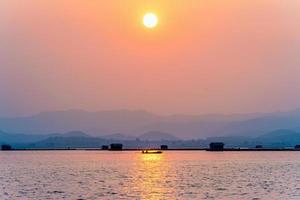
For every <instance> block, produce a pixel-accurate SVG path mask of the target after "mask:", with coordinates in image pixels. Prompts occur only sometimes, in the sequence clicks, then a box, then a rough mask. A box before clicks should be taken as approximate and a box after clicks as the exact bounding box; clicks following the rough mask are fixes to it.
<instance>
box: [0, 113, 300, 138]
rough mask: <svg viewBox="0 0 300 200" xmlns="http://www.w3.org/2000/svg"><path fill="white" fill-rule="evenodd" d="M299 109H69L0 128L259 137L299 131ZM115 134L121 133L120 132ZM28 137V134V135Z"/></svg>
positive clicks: (133, 135)
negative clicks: (197, 112) (180, 111)
mask: <svg viewBox="0 0 300 200" xmlns="http://www.w3.org/2000/svg"><path fill="white" fill-rule="evenodd" d="M299 122H300V110H299V109H297V110H294V111H290V112H277V113H265V114H260V113H254V114H234V115H215V114H214V115H199V116H196V115H170V116H159V115H155V114H151V113H148V112H145V111H129V110H117V111H99V112H86V111H81V110H69V111H58V112H45V113H40V114H38V115H35V116H31V117H19V118H2V119H0V130H3V131H5V132H9V133H24V134H25V133H26V134H30V135H33V134H36V135H41V134H45V135H47V134H48V133H57V132H59V133H61V132H69V131H72V130H79V131H82V132H85V133H87V134H89V135H92V136H95V137H105V138H109V137H107V136H109V135H110V137H111V138H112V139H114V138H115V139H125V138H130V139H132V138H136V136H138V135H140V134H141V133H147V132H149V131H152V130H156V131H158V132H161V133H170V134H172V135H173V136H174V137H176V138H182V139H197V138H207V137H221V136H232V135H240V136H245V137H247V136H250V137H256V136H259V135H262V134H265V133H268V132H272V131H274V130H278V129H288V130H293V131H300V123H299ZM116 133H120V135H117V134H116ZM28 138H29V137H28Z"/></svg>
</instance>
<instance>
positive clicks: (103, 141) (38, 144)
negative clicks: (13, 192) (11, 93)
mask: <svg viewBox="0 0 300 200" xmlns="http://www.w3.org/2000/svg"><path fill="white" fill-rule="evenodd" d="M9 135H10V136H11V137H7V136H9ZM112 136H115V138H111V137H106V138H101V137H93V136H89V135H87V134H85V133H82V132H80V131H73V132H69V133H65V134H56V133H55V134H49V135H25V134H8V133H3V132H0V144H10V145H12V146H13V148H29V149H30V148H71V147H72V148H101V146H102V145H109V144H111V143H116V142H117V143H122V144H124V147H125V148H147V147H152V148H153V147H156V148H157V147H159V146H160V145H162V144H167V145H169V146H170V147H173V148H195V147H197V148H200V147H201V148H205V147H208V145H209V143H211V142H224V143H225V146H226V147H246V148H247V147H248V148H254V147H255V146H256V145H262V146H263V147H266V148H286V147H291V148H293V147H294V146H295V145H297V144H300V132H295V131H291V130H285V129H281V130H276V131H272V132H269V133H266V134H263V135H261V136H258V137H247V136H246V137H245V136H223V137H211V138H207V139H198V140H178V139H177V138H175V137H172V135H170V134H162V133H160V132H157V131H153V132H148V133H145V134H142V135H141V136H139V137H137V138H130V139H129V138H127V137H125V139H124V138H123V137H124V136H123V135H121V134H116V135H112ZM119 137H121V138H119Z"/></svg>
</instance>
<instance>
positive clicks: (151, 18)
mask: <svg viewBox="0 0 300 200" xmlns="http://www.w3.org/2000/svg"><path fill="white" fill-rule="evenodd" d="M143 23H144V25H145V26H146V27H147V28H154V27H155V26H156V25H157V23H158V18H157V16H156V15H155V14H154V13H147V14H146V15H145V16H144V18H143Z"/></svg>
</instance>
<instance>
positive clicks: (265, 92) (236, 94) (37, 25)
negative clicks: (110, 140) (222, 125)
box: [0, 0, 300, 116]
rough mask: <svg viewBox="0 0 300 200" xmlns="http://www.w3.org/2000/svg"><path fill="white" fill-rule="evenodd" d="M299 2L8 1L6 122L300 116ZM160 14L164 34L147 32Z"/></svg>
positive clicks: (0, 41)
mask: <svg viewBox="0 0 300 200" xmlns="http://www.w3.org/2000/svg"><path fill="white" fill-rule="evenodd" d="M299 9H300V1H299V0H214V1H211V0H177V1H174V0H155V1H154V0H145V1H141V0H109V1H108V0H107V1H106V0H43V1H41V0H1V1H0V116H14V115H27V114H33V113H36V112H40V111H49V110H64V109H71V108H76V109H85V110H91V111H94V110H107V109H121V108H122V109H123V108H125V109H145V110H148V111H151V112H155V113H162V114H169V113H190V114H201V113H236V112H239V113H242V112H257V111H259V112H267V111H277V110H288V109H293V108H297V107H300V12H299ZM147 11H153V12H156V13H157V14H158V16H159V19H160V22H159V26H158V27H156V28H155V29H153V30H148V29H146V28H144V27H143V26H142V23H141V20H142V17H143V14H144V13H145V12H147Z"/></svg>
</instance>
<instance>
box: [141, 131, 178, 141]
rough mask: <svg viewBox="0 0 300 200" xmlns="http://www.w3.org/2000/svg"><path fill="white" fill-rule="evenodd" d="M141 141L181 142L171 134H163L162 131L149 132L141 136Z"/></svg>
mask: <svg viewBox="0 0 300 200" xmlns="http://www.w3.org/2000/svg"><path fill="white" fill-rule="evenodd" d="M139 139H140V140H149V141H162V140H168V141H176V140H179V139H178V138H176V137H174V136H173V135H171V134H169V133H163V132H160V131H149V132H146V133H144V134H142V135H140V136H139Z"/></svg>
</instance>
